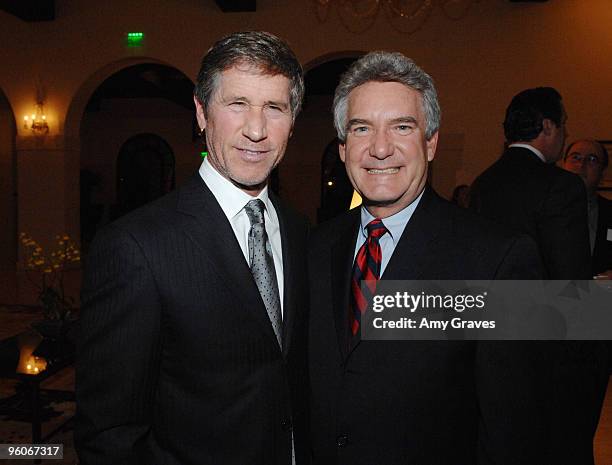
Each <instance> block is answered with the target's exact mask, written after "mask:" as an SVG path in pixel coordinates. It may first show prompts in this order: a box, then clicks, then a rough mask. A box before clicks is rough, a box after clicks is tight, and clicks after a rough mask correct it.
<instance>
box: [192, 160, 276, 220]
mask: <svg viewBox="0 0 612 465" xmlns="http://www.w3.org/2000/svg"><path fill="white" fill-rule="evenodd" d="M199 173H200V176H201V177H202V179H203V180H204V182H205V183H206V186H208V188H209V189H210V191H211V192H212V193H213V195H214V196H215V199H217V202H218V203H219V206H220V207H221V210H223V213H225V216H227V219H228V220H230V221H231V220H232V218H234V217H235V216H236V215H238V214H239V213H240V212H241V211H242V209H243V208H244V206H245V205H246V204H247V202H249V201H250V200H253V199H261V200H262V202H263V203H264V205H265V206H266V211H267V212H268V215H270V214H271V212H273V211H274V210H273V209H272V208H271V204H270V197H269V195H268V186H267V185H266V186H265V187H264V188H263V189H262V190H261V192H260V193H259V194H258V195H257V196H255V197H253V196H251V195H249V194H247V193H246V192H244V191H243V190H242V189H239V188H238V187H236V186H235V185H234V184H233V183H232V182H231V181H230V180H229V179H226V178H224V177H223V176H222V175H221V173H219V172H218V171H217V170H216V169H215V168H213V166H212V165H211V164H210V161H208V157H206V158H204V161H202V164H201V165H200V170H199Z"/></svg>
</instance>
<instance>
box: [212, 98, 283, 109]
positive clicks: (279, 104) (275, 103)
mask: <svg viewBox="0 0 612 465" xmlns="http://www.w3.org/2000/svg"><path fill="white" fill-rule="evenodd" d="M235 100H239V101H242V102H246V103H248V104H249V105H253V106H256V105H254V104H253V103H251V101H250V100H249V99H248V98H247V97H244V96H241V95H227V96H222V97H221V101H222V102H223V103H227V102H231V101H235ZM262 106H263V107H269V106H276V107H280V108H282V109H283V110H286V109H287V108H289V102H278V101H276V100H266V101H265V102H264V103H263V105H262Z"/></svg>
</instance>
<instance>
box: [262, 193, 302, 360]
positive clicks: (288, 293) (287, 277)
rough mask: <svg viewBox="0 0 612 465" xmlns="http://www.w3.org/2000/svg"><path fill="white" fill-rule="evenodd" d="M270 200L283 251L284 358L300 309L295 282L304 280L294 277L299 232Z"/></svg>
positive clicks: (275, 201) (298, 265) (278, 206)
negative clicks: (276, 218) (277, 224)
mask: <svg viewBox="0 0 612 465" xmlns="http://www.w3.org/2000/svg"><path fill="white" fill-rule="evenodd" d="M270 200H271V201H272V203H273V204H274V208H275V209H276V215H277V216H278V222H279V226H280V233H281V247H282V251H283V326H282V341H283V355H284V356H285V357H286V356H287V354H288V351H289V347H290V346H291V336H292V335H293V330H294V325H295V319H296V314H295V313H296V310H297V309H298V308H299V307H300V304H299V302H297V300H296V296H295V290H296V289H297V288H298V286H300V285H302V284H300V283H297V282H296V281H297V280H299V279H304V276H302V277H299V276H297V275H296V273H297V270H299V268H300V264H299V263H296V260H298V259H299V257H300V256H302V252H300V251H299V245H298V244H296V239H297V238H298V237H299V234H300V232H299V231H298V230H296V227H297V226H296V224H295V223H294V222H292V221H290V220H289V218H288V216H287V213H286V212H285V210H284V209H283V207H282V206H281V205H280V202H279V201H278V199H277V198H276V196H274V194H272V193H270Z"/></svg>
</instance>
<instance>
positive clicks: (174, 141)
mask: <svg viewBox="0 0 612 465" xmlns="http://www.w3.org/2000/svg"><path fill="white" fill-rule="evenodd" d="M192 96H193V83H192V81H191V80H190V79H189V78H188V77H187V76H186V75H185V74H184V73H182V72H181V71H180V70H178V69H176V68H174V67H172V66H168V65H165V64H161V63H136V64H131V65H128V66H125V67H123V68H121V69H119V70H116V71H115V72H113V73H111V74H110V75H107V76H106V78H105V79H104V80H103V81H102V82H101V83H99V84H98V86H97V87H95V88H94V89H90V97H89V98H88V100H87V103H86V105H85V106H84V110H83V113H82V118H81V120H80V121H79V122H78V125H79V126H80V130H79V139H80V171H81V177H80V178H81V208H80V214H81V241H82V246H83V247H84V248H85V249H86V248H87V244H88V243H89V242H90V241H91V238H92V237H93V235H94V234H95V231H96V230H97V229H99V228H100V227H101V226H102V225H104V224H106V223H108V222H109V221H112V220H113V219H115V218H117V217H118V216H121V215H122V214H125V213H127V212H128V211H130V210H132V209H134V208H137V207H138V206H140V205H143V204H144V203H147V202H148V201H150V200H153V199H155V198H157V197H159V196H160V195H163V194H164V193H166V192H168V191H169V190H170V189H172V188H174V186H175V184H176V183H178V184H180V183H181V182H182V181H183V180H185V179H187V177H188V176H190V175H191V174H192V173H193V172H194V171H195V170H197V167H198V165H199V163H200V162H201V157H200V155H199V152H200V150H198V149H199V147H198V142H197V141H196V138H195V137H194V128H197V125H195V124H194V121H195V114H194V108H193V100H192V98H193V97H192ZM69 119H71V120H72V123H74V114H70V113H69V116H68V117H67V124H68V120H69Z"/></svg>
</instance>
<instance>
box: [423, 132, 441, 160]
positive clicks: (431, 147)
mask: <svg viewBox="0 0 612 465" xmlns="http://www.w3.org/2000/svg"><path fill="white" fill-rule="evenodd" d="M438 134H439V132H438V131H436V133H435V134H434V135H433V136H431V138H430V139H429V140H428V141H426V146H427V161H432V160H433V159H434V158H435V156H436V147H438Z"/></svg>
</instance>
